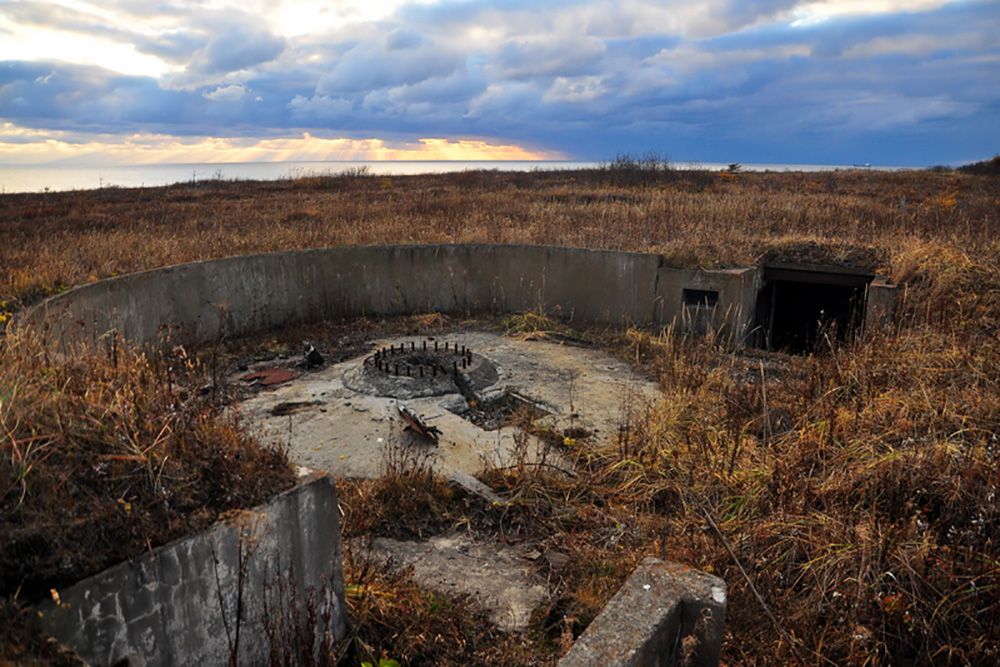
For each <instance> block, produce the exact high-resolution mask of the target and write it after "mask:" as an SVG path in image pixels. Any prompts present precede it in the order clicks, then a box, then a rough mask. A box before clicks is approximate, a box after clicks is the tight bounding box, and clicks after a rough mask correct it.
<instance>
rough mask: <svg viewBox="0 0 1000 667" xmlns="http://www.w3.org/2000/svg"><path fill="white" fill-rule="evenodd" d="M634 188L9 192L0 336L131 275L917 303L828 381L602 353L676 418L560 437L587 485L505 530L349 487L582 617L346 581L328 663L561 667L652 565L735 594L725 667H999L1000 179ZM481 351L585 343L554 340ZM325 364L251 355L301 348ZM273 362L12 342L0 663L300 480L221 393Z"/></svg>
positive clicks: (548, 183)
mask: <svg viewBox="0 0 1000 667" xmlns="http://www.w3.org/2000/svg"><path fill="white" fill-rule="evenodd" d="M614 166H615V164H614V163H612V165H609V166H608V167H606V168H604V169H599V170H590V171H579V172H530V173H528V172H522V173H503V172H488V171H472V172H463V173H456V174H448V175H427V176H406V177H376V176H371V175H369V174H366V173H364V172H356V173H352V174H340V175H332V174H324V175H315V176H307V177H302V178H298V179H294V180H292V179H289V180H283V181H276V182H266V183H260V182H240V181H236V182H228V181H204V182H198V183H182V184H177V185H174V186H170V187H161V188H144V189H117V188H106V189H102V190H92V191H79V192H62V193H45V194H6V195H0V240H2V243H0V320H3V321H7V320H11V319H12V318H13V317H15V316H16V313H17V312H19V311H21V310H22V309H24V308H25V307H27V306H29V305H31V304H33V303H36V302H38V301H39V300H41V299H42V298H44V297H45V296H47V295H49V294H52V293H54V292H58V291H61V290H63V289H66V288H68V287H70V286H73V285H77V284H80V283H85V282H88V281H94V280H99V279H101V278H105V277H108V276H114V275H121V274H126V273H131V272H135V271H141V270H145V269H151V268H155V267H161V266H165V265H170V264H177V263H181V262H189V261H195V260H204V259H211V258H218V257H225V256H232V255H243V254H249V253H258V252H267V251H275V250H288V249H293V248H314V247H326V246H339V245H361V244H396V243H401V244H402V243H436V242H490V243H526V244H546V245H565V246H581V247H589V248H607V249H621V250H636V251H644V252H656V253H662V254H663V255H664V256H666V258H667V260H668V262H669V263H672V264H674V265H677V266H704V267H733V266H744V265H749V264H752V263H753V262H755V261H758V260H760V259H761V258H776V257H781V258H796V259H808V260H815V261H828V262H840V263H852V264H859V265H864V266H866V267H867V268H871V269H875V270H877V271H878V272H880V273H882V274H883V275H887V276H889V277H890V279H891V280H892V281H893V282H895V283H898V284H899V286H900V289H899V299H898V304H897V312H896V319H895V322H894V324H893V325H892V326H891V328H890V329H889V330H887V331H884V332H866V333H865V335H863V336H860V337H859V339H858V340H857V341H855V342H852V343H849V344H843V345H839V346H829V347H827V348H825V349H821V350H818V351H817V352H816V353H814V354H809V355H797V356H792V355H786V354H782V353H771V352H763V351H758V350H744V351H735V352H734V351H732V350H727V349H725V348H724V347H722V346H719V345H716V344H715V343H714V341H712V340H711V339H710V338H705V339H685V338H680V337H674V336H671V335H667V334H665V333H664V332H662V331H654V330H642V329H628V330H610V329H607V328H593V329H587V330H580V331H574V332H573V334H574V335H575V336H579V337H586V338H589V339H591V340H593V341H594V342H595V343H597V344H601V345H604V346H607V347H608V348H609V349H611V350H613V351H614V352H615V353H616V354H619V355H621V356H622V357H623V358H626V359H629V360H631V361H633V362H634V363H636V364H637V365H638V366H640V367H641V369H642V370H643V371H644V372H646V373H648V374H650V376H652V377H655V378H656V379H657V380H658V381H659V383H660V384H661V386H662V387H663V389H664V398H663V399H662V400H661V401H660V402H658V403H657V404H654V405H634V406H623V410H624V412H625V414H627V415H628V424H627V426H628V428H627V429H626V432H625V436H624V437H622V438H621V439H620V442H618V443H617V444H616V446H614V447H611V448H607V449H604V448H598V447H596V446H593V445H592V444H591V443H588V442H587V439H586V438H579V439H574V438H569V437H565V436H566V434H548V435H550V436H552V440H553V442H556V443H557V444H558V446H560V447H563V448H564V449H565V451H566V453H567V454H568V455H571V456H573V457H575V459H576V461H577V465H578V468H579V471H580V474H579V476H578V477H577V478H573V479H569V478H566V477H560V476H557V475H554V474H552V473H549V472H546V471H545V470H544V469H539V468H532V467H530V466H523V467H520V468H515V469H513V470H502V471H501V470H492V471H488V472H487V473H486V475H485V478H484V479H485V481H487V482H488V483H490V484H491V485H492V486H494V487H495V488H497V489H498V490H500V491H502V492H504V493H506V494H508V496H511V497H515V496H516V498H517V499H518V500H517V502H516V503H512V504H511V505H509V506H507V507H504V508H502V509H501V508H496V507H487V506H482V505H480V504H477V502H475V501H474V500H472V499H469V498H463V497H462V496H461V494H460V493H459V492H458V491H456V490H455V489H453V488H452V487H450V486H449V485H447V484H445V483H444V482H442V481H441V480H439V479H436V478H435V477H434V476H433V475H430V474H429V473H427V472H426V471H423V470H421V469H419V468H418V469H411V468H401V469H400V470H398V471H395V472H394V473H393V474H390V475H388V476H387V477H386V478H385V479H383V480H380V481H367V482H362V481H347V480H345V481H342V482H341V483H340V493H341V503H342V505H343V507H344V511H345V516H344V530H345V536H347V537H356V536H361V535H364V534H370V533H373V532H383V533H389V534H397V535H399V534H412V533H414V532H419V533H422V534H425V535H426V534H428V533H433V532H435V531H440V530H445V529H447V528H448V527H451V526H454V525H458V524H465V525H469V526H473V527H474V528H475V529H476V530H479V531H482V532H492V533H496V534H501V535H503V536H504V538H505V539H508V540H513V541H517V540H527V539H531V540H537V541H543V542H545V543H546V544H548V545H551V546H553V547H557V548H559V549H560V550H562V551H564V552H565V553H568V554H569V555H570V560H569V563H568V564H567V565H566V567H564V568H561V569H559V570H558V571H555V570H553V571H547V572H545V574H546V576H548V577H549V579H550V581H551V582H552V585H553V587H554V593H553V596H552V599H551V601H550V602H549V603H548V604H547V606H546V607H545V608H543V609H539V610H537V612H536V614H535V617H534V620H533V623H532V626H531V629H530V631H529V632H528V634H527V635H525V636H508V635H503V634H502V633H499V632H497V631H496V630H492V629H490V628H489V625H488V624H486V623H484V622H482V621H481V619H480V617H479V616H478V615H477V613H476V611H475V610H473V609H471V607H470V606H469V604H470V603H469V602H468V601H467V600H461V599H445V598H441V597H440V596H436V595H433V594H430V593H429V592H427V591H423V590H421V589H420V588H419V587H417V586H415V585H414V584H413V583H412V581H410V580H409V579H408V578H407V577H406V576H405V575H399V574H393V573H390V572H388V571H384V570H382V569H380V568H378V567H375V566H373V565H372V563H370V562H367V561H366V560H365V558H364V556H363V554H359V553H348V557H347V562H346V564H345V567H346V572H347V579H348V581H347V583H348V586H349V591H350V593H351V594H350V595H349V599H348V603H349V608H350V610H351V628H350V630H349V636H348V638H347V639H346V640H345V641H344V642H343V643H342V644H341V645H340V646H338V647H335V648H334V650H333V651H332V652H331V653H330V654H329V656H328V657H329V662H330V663H331V664H344V665H347V664H352V665H353V664H359V662H360V661H362V660H368V661H374V662H376V663H377V662H378V659H379V658H392V659H396V660H399V661H400V662H401V663H403V664H412V665H417V664H461V665H469V664H484V665H486V664H491V665H495V664H525V665H529V664H532V665H533V664H538V665H544V664H553V663H554V662H555V660H557V659H558V656H559V655H560V654H561V653H563V652H565V650H566V649H567V648H568V645H569V643H570V642H571V640H572V639H573V638H574V637H575V636H577V635H579V633H580V632H582V630H583V629H584V628H585V627H586V625H587V624H588V623H589V622H590V621H591V620H592V619H593V618H594V616H595V615H596V614H597V613H598V612H599V611H600V609H601V607H602V605H603V604H604V603H605V602H606V601H607V600H608V599H609V598H610V597H611V595H612V594H613V593H614V592H615V590H617V587H618V586H619V585H620V584H621V583H622V582H623V581H624V579H625V578H626V577H627V575H628V574H629V572H630V571H631V569H632V568H633V567H634V566H635V565H636V564H637V563H638V562H640V561H641V560H642V558H643V557H645V556H647V555H656V556H666V557H667V558H669V559H671V560H675V561H678V562H681V563H686V564H690V565H691V566H694V567H697V568H701V569H703V570H705V571H708V572H712V573H715V574H717V575H719V576H721V577H723V578H724V579H725V580H726V581H727V583H728V585H729V589H730V597H729V616H728V619H727V633H726V643H725V646H724V655H723V662H724V663H725V664H726V665H731V666H732V665H761V666H763V665H774V664H800V665H967V664H968V665H989V664H998V663H1000V556H998V554H1000V178H998V177H997V176H996V175H990V174H970V173H963V172H960V171H920V172H918V171H913V172H900V173H878V172H871V171H849V172H834V173H782V174H776V173H710V172H679V171H673V170H669V169H648V168H645V167H644V166H643V165H641V164H640V165H630V166H631V167H632V168H629V169H624V168H618V169H616V168H614ZM618 166H619V167H620V166H622V165H620V164H619V165H618ZM627 166H628V165H627ZM646 167H648V165H646ZM476 325H477V326H485V327H495V328H501V329H506V330H508V331H511V332H519V331H524V330H525V329H528V330H535V331H541V332H544V331H547V330H554V329H558V330H565V329H566V325H565V324H564V323H560V322H558V321H556V320H553V319H550V318H549V317H547V316H546V314H545V313H529V314H524V315H521V316H515V317H511V318H508V319H506V320H501V319H496V318H489V317H484V318H483V319H482V320H480V321H478V322H477V323H476ZM0 326H3V325H2V324H0ZM461 326H470V323H469V322H465V321H462V320H459V319H455V318H453V317H448V316H442V315H436V316H435V315H434V314H418V315H414V316H413V317H409V318H404V319H402V320H393V321H388V322H372V321H352V322H330V323H322V324H318V325H315V327H313V328H312V329H311V330H310V331H309V334H310V335H311V336H312V337H313V338H314V339H316V340H319V341H321V342H322V341H327V342H328V344H329V345H335V343H333V342H329V341H335V340H337V339H338V338H342V337H343V336H345V335H347V336H361V337H363V336H364V335H366V334H370V333H371V332H373V331H376V330H379V329H380V328H384V327H390V328H396V327H404V328H406V329H407V330H413V331H422V330H439V329H440V328H442V327H461ZM301 335H302V332H299V331H295V332H276V333H273V334H270V335H268V336H263V337H261V338H260V339H259V340H254V341H249V342H247V343H246V345H247V346H251V347H252V346H256V348H257V349H259V347H260V346H270V347H272V348H275V349H277V348H280V347H281V346H283V345H288V346H289V347H294V346H295V345H296V344H297V342H298V341H300V340H301ZM245 351H246V348H243V349H240V348H239V347H238V346H233V347H232V348H231V349H227V350H223V351H222V352H221V353H220V351H219V350H214V351H199V352H197V353H196V352H195V351H192V352H191V356H190V357H188V356H177V355H163V354H159V353H152V352H148V353H145V354H144V353H142V352H139V351H132V350H127V349H113V350H108V351H106V352H105V353H101V354H96V355H93V356H89V357H84V356H81V357H78V358H75V359H72V360H66V359H55V358H52V357H51V356H50V355H49V354H48V352H47V351H46V350H45V349H44V348H43V347H41V346H40V345H39V344H38V343H37V341H35V340H33V339H32V337H31V336H30V335H28V334H26V333H22V332H20V331H14V330H13V328H9V330H8V332H7V334H6V335H5V336H0V588H2V590H0V595H2V597H3V603H2V605H0V610H2V613H0V626H3V628H4V630H2V631H0V643H2V646H0V663H2V662H3V661H4V660H10V661H12V662H14V663H15V664H16V663H18V662H22V661H24V662H30V661H31V660H32V659H33V660H35V661H36V662H38V663H39V664H44V663H45V662H46V661H49V660H51V661H53V662H58V659H57V658H56V657H53V654H52V652H51V648H50V647H48V646H47V645H46V644H45V643H44V641H43V640H41V639H38V638H33V637H30V636H29V635H28V633H26V632H22V631H20V630H14V629H12V628H14V627H15V625H17V623H16V621H17V619H19V618H20V608H21V607H22V605H23V604H24V603H28V602H32V601H35V600H37V599H38V598H39V597H40V596H42V595H45V594H48V591H49V589H51V588H57V587H59V586H63V585H66V584H67V583H69V582H71V581H73V580H75V579H77V578H79V577H81V576H84V575H86V574H89V573H92V572H94V571H96V570H98V569H100V568H101V567H104V566H106V565H107V564H109V563H111V562H114V561H115V560H120V559H122V558H126V557H128V556H129V555H131V554H134V553H138V552H141V551H143V550H145V549H148V548H149V546H150V545H155V544H158V543H162V542H163V541H165V540H169V539H172V538H173V537H175V536H177V535H179V534H182V533H184V532H187V531H190V530H193V529H197V528H200V527H202V526H204V525H206V524H207V523H208V522H210V521H211V520H213V519H214V518H215V517H217V516H218V515H219V514H220V513H221V512H224V511H226V510H229V509H233V508H239V507H247V506H251V505H253V504H254V503H257V502H259V501H260V500H261V499H262V498H265V497H267V496H268V495H269V494H271V493H273V492H274V491H275V490H276V489H278V488H282V487H283V486H284V485H287V484H288V483H289V480H290V475H289V472H288V466H287V462H286V461H285V458H284V454H283V453H282V452H280V451H275V450H273V449H271V448H269V447H267V446H266V443H265V445H264V446H261V445H258V444H257V443H255V442H253V441H252V440H251V439H250V438H249V437H248V436H247V435H246V434H245V432H244V431H243V429H242V427H241V426H240V425H239V424H238V423H236V422H233V421H231V420H228V419H227V418H225V417H224V413H223V410H222V407H223V406H225V405H226V403H227V402H228V401H229V394H228V393H227V388H226V387H225V386H224V385H223V384H222V383H220V382H219V381H218V377H219V375H220V373H219V372H218V371H219V369H220V367H223V366H224V365H225V364H229V363H232V362H233V360H234V359H236V358H238V357H239V355H240V354H243V353H245ZM209 471H212V474H209ZM219 471H221V473H222V474H219ZM401 498H406V499H407V500H408V502H406V503H401V502H400V499H401ZM402 506H405V507H407V508H408V511H407V512H406V513H405V514H401V513H400V508H401V507H402ZM567 507H568V508H570V510H571V511H569V512H567V509H566V508H567ZM612 538H613V539H612ZM29 653H30V654H31V655H34V656H36V657H35V658H29V657H26V656H28V655H29Z"/></svg>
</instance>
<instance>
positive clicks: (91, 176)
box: [0, 160, 924, 194]
mask: <svg viewBox="0 0 1000 667" xmlns="http://www.w3.org/2000/svg"><path fill="white" fill-rule="evenodd" d="M601 164H603V163H602V162H597V161H588V162H583V161H554V160H553V161H543V162H533V161H462V162H445V161H426V162H424V161H422V162H416V161H392V162H389V161H382V162H376V161H369V162H364V161H358V162H330V161H326V162H202V163H176V164H135V165H53V164H43V165H2V164H0V194H17V193H31V192H65V191H71V190H99V189H101V188H107V187H122V188H139V187H161V186H165V185H175V184H178V183H191V182H200V181H211V180H223V181H230V180H247V181H278V180H284V179H295V178H302V177H308V176H325V175H336V174H341V173H344V172H348V173H350V172H353V171H357V172H359V173H366V174H370V175H375V176H407V175H417V174H440V173H450V172H461V171H471V170H498V171H535V170H543V171H550V170H577V169H593V168H596V167H599V166H600V165H601ZM670 165H671V166H672V167H673V168H675V169H681V170H704V171H725V170H727V169H729V168H730V167H733V166H735V167H738V168H739V170H740V171H756V172H761V171H776V172H827V171H853V170H858V169H864V170H867V171H907V170H919V169H923V168H924V167H905V166H878V165H867V164H866V165H808V164H767V163H759V164H736V163H732V164H723V163H715V162H682V161H678V162H671V163H670Z"/></svg>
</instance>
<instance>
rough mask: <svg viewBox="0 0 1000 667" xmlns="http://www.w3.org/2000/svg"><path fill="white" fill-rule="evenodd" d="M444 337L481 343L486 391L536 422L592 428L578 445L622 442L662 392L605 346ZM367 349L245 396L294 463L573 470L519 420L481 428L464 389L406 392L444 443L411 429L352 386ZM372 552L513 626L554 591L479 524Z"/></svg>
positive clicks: (248, 410)
mask: <svg viewBox="0 0 1000 667" xmlns="http://www.w3.org/2000/svg"><path fill="white" fill-rule="evenodd" d="M425 340H428V339H427V338H425V337H414V336H409V337H393V338H386V339H383V340H379V341H376V344H375V346H374V347H373V348H372V351H374V350H375V349H378V348H384V347H387V346H389V345H396V346H398V345H400V344H404V345H406V346H407V347H409V346H410V344H411V342H412V343H413V344H414V345H415V346H416V347H418V348H419V347H421V346H422V344H423V342H424V341H425ZM444 340H449V341H450V342H452V343H454V342H459V343H460V344H461V345H466V346H468V347H470V348H472V349H473V350H474V351H475V353H476V354H477V355H481V356H482V357H483V358H485V359H486V360H488V361H489V362H491V363H492V364H493V365H494V366H495V369H496V371H497V372H496V378H497V379H496V382H495V383H494V384H492V385H491V386H488V387H480V388H479V391H478V393H479V394H480V395H481V396H483V397H489V396H497V395H501V394H503V393H504V392H508V391H509V392H514V393H516V394H517V395H518V396H521V397H524V398H526V399H528V400H530V401H531V402H532V403H534V404H535V405H536V406H538V407H540V408H542V409H544V410H545V411H546V412H548V413H549V414H548V416H545V417H542V418H541V419H540V420H539V421H536V425H540V426H545V427H549V428H551V429H553V431H554V432H556V433H559V434H565V433H566V432H567V431H569V432H571V433H574V434H587V435H586V437H585V438H581V442H582V443H585V444H582V445H581V446H591V447H600V446H603V445H608V444H615V443H616V442H617V437H618V433H619V429H620V427H621V425H622V424H623V423H624V420H625V419H627V418H628V415H627V414H626V413H627V412H628V411H640V412H641V411H642V410H644V409H645V408H646V407H647V406H648V405H650V404H651V403H652V402H653V401H655V400H656V397H657V396H658V395H659V392H658V389H657V388H656V386H655V385H653V384H652V383H650V382H649V381H647V380H644V379H642V378H640V377H639V376H638V375H637V374H636V373H635V372H634V370H633V369H632V368H631V367H630V366H629V365H628V364H626V363H623V362H621V361H619V360H617V359H615V358H614V357H612V356H610V355H609V354H607V353H606V352H604V351H602V350H599V349H597V348H592V347H581V346H576V345H569V344H560V343H557V342H548V341H544V340H523V339H518V338H507V337H502V336H498V335H495V334H490V333H483V332H463V333H461V334H451V335H449V336H447V337H442V339H441V340H440V341H439V342H442V343H443V341H444ZM367 356H368V355H364V356H362V357H358V358H356V359H352V360H350V361H347V362H344V363H340V364H336V365H332V366H328V367H325V368H322V369H320V370H318V371H314V372H308V373H305V374H303V375H302V376H300V377H298V378H296V379H293V380H291V381H289V382H286V383H284V384H281V385H279V386H276V387H272V388H267V389H264V390H262V391H260V392H259V393H257V394H256V395H255V396H253V397H251V398H249V399H248V400H246V401H244V402H243V404H242V412H243V413H244V415H246V416H247V417H248V418H249V419H250V420H251V423H252V426H253V428H254V430H255V431H256V432H257V433H258V435H259V436H260V437H261V438H262V439H265V440H267V441H274V442H278V443H281V444H282V445H285V446H287V447H288V449H289V454H290V457H291V458H292V460H293V461H295V462H296V463H298V464H300V465H303V466H308V467H311V468H316V469H319V470H325V471H327V472H330V473H332V474H333V475H335V476H337V477H368V478H374V477H377V476H379V475H381V474H382V473H383V471H385V470H387V469H389V468H390V467H392V466H412V465H417V464H424V465H429V466H431V467H432V468H433V469H434V470H435V471H436V472H437V473H438V474H440V475H441V476H442V477H446V478H448V477H457V478H461V479H464V480H465V481H464V482H462V483H463V484H464V485H465V486H466V487H467V488H469V487H471V486H474V484H476V483H477V482H476V480H474V479H471V478H470V476H472V475H475V474H476V473H478V472H480V471H481V470H483V468H484V467H485V466H487V465H494V466H505V465H511V464H513V463H515V462H516V461H517V460H518V459H519V457H523V459H524V460H528V461H538V460H540V459H544V461H545V462H546V463H547V464H551V465H556V466H558V467H561V468H564V469H566V470H571V469H572V467H573V462H572V460H570V458H569V457H568V456H567V455H564V454H562V453H561V452H559V451H556V450H549V448H548V447H547V446H546V445H545V444H544V443H543V442H541V441H540V440H538V439H537V438H534V437H531V436H528V435H526V434H525V433H523V432H522V431H521V430H520V429H518V428H515V427H513V426H505V427H503V428H500V429H499V430H494V431H484V430H482V429H480V428H479V427H478V426H476V425H475V424H473V423H472V422H470V421H467V420H466V419H465V418H463V417H462V416H461V415H460V414H457V413H458V412H459V411H461V410H463V409H465V408H466V407H467V398H466V397H463V396H462V394H461V393H459V391H458V388H457V387H456V388H455V391H454V392H450V393H447V394H442V395H438V396H429V397H422V398H413V399H402V400H401V402H402V403H403V404H404V405H406V406H407V407H408V408H410V409H411V410H413V411H414V412H415V413H417V414H418V415H420V416H421V417H423V418H424V419H425V421H426V423H427V424H428V425H433V426H436V427H437V428H438V429H440V431H441V436H440V441H439V442H438V443H437V444H434V443H433V442H432V441H431V440H429V439H427V438H426V437H424V436H421V435H419V434H417V433H415V432H413V431H412V430H406V424H405V422H404V421H403V418H402V416H401V415H400V413H399V410H398V407H397V402H398V399H395V398H388V397H385V396H375V395H372V394H370V393H360V392H358V391H355V390H353V389H351V388H350V387H349V386H348V385H351V386H359V383H358V382H357V381H356V380H357V377H358V373H360V372H361V371H362V364H363V362H364V359H365V357H367ZM345 378H346V379H347V381H346V383H345ZM360 384H363V383H360ZM397 469H398V468H397ZM456 473H457V475H456ZM480 493H481V494H483V492H482V491H480ZM488 494H489V490H488V489H487V490H485V494H484V495H487V497H489V496H488ZM371 555H372V556H373V557H376V558H383V559H385V558H391V559H392V562H393V563H395V564H398V565H399V566H400V567H405V566H411V567H412V568H413V576H414V578H415V580H416V581H417V582H418V583H420V584H421V585H423V586H425V587H427V588H429V589H431V590H435V591H438V592H440V593H445V594H466V595H469V596H471V597H472V598H473V599H475V600H477V601H478V602H479V603H480V604H481V605H482V606H483V608H484V609H486V610H487V611H488V612H489V614H490V615H491V618H493V620H494V622H495V623H496V624H497V625H498V627H500V628H501V629H504V630H507V631H518V630H523V629H524V628H525V627H526V626H527V624H528V622H529V620H530V617H531V612H532V610H533V609H534V608H535V607H536V606H537V605H538V604H540V603H541V602H543V601H544V600H545V599H546V597H547V596H548V589H547V587H546V584H545V581H544V580H543V579H542V577H540V576H539V575H538V574H537V568H536V567H535V566H533V565H532V564H531V563H530V562H529V560H530V559H529V558H526V557H524V556H523V555H522V554H520V552H519V551H518V550H517V549H515V548H512V547H510V546H509V545H502V544H498V543H496V542H494V541H492V540H491V539H489V538H486V537H482V536H476V535H474V534H470V533H464V534H461V535H443V536H437V537H434V538H431V539H429V540H424V541H419V542H399V541H395V540H387V539H378V540H374V541H373V542H372V554H371ZM535 556H536V557H537V554H536V555H535Z"/></svg>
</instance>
